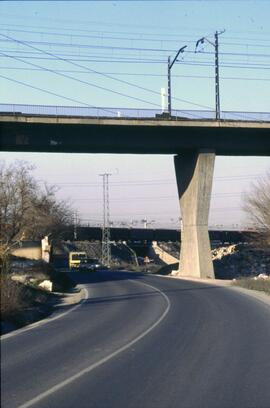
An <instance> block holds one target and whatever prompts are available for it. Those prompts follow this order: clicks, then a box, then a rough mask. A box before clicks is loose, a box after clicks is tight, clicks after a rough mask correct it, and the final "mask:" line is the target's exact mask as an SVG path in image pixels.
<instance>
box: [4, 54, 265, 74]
mask: <svg viewBox="0 0 270 408" xmlns="http://www.w3.org/2000/svg"><path fill="white" fill-rule="evenodd" d="M0 52H1V50H0ZM0 69H3V70H7V69H8V70H14V71H16V70H18V71H41V72H42V71H43V69H42V68H23V67H14V66H2V67H1V66H0ZM55 71H59V72H64V73H71V74H72V73H77V74H86V73H89V72H88V71H87V70H81V71H78V70H69V69H56V70H55ZM103 73H104V74H109V75H119V76H133V77H134V76H142V77H153V78H155V77H160V78H166V74H152V73H139V72H122V71H120V72H115V71H114V72H103ZM92 74H93V75H94V74H95V73H94V72H93V73H92ZM172 78H191V79H195V78H198V79H213V78H214V76H210V75H186V74H183V75H177V74H172ZM220 79H222V80H239V81H270V78H260V77H243V76H241V77H240V76H239V77H226V76H220Z"/></svg>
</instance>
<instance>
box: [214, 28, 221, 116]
mask: <svg viewBox="0 0 270 408" xmlns="http://www.w3.org/2000/svg"><path fill="white" fill-rule="evenodd" d="M218 36H219V33H218V32H217V31H216V32H215V83H216V120H220V94H219V62H218Z"/></svg>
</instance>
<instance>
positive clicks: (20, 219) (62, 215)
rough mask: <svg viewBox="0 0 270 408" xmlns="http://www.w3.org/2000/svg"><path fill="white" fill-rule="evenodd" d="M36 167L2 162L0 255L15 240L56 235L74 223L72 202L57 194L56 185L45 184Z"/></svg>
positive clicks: (0, 172)
mask: <svg viewBox="0 0 270 408" xmlns="http://www.w3.org/2000/svg"><path fill="white" fill-rule="evenodd" d="M33 169H34V168H33V166H32V165H30V164H29V163H26V162H15V163H14V164H11V165H9V166H6V165H5V163H4V162H1V163H0V258H1V257H3V254H5V253H6V252H7V251H8V250H9V248H11V246H12V245H13V244H14V243H16V242H19V241H21V240H23V239H40V238H42V237H43V236H44V235H48V234H52V235H55V234H57V233H59V232H60V231H61V230H63V229H65V228H66V226H67V225H70V224H72V213H73V212H72V210H71V208H70V207H69V205H68V204H67V203H65V202H63V201H59V200H58V199H57V198H56V195H55V193H56V191H57V189H56V187H54V186H52V187H48V186H46V185H45V186H44V187H43V188H42V187H41V186H40V185H39V183H38V182H37V181H36V180H35V179H34V177H33V176H32V171H33Z"/></svg>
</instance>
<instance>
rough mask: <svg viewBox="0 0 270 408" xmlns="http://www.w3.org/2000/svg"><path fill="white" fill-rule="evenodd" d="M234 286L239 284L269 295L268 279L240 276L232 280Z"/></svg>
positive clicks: (269, 282)
mask: <svg viewBox="0 0 270 408" xmlns="http://www.w3.org/2000/svg"><path fill="white" fill-rule="evenodd" d="M233 285H235V286H241V287H242V288H246V289H252V290H259V291H262V292H265V293H267V294H269V295H270V279H257V280H255V279H253V278H242V279H237V280H235V281H234V282H233Z"/></svg>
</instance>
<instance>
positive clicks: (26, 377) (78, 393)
mask: <svg viewBox="0 0 270 408" xmlns="http://www.w3.org/2000/svg"><path fill="white" fill-rule="evenodd" d="M76 277H77V279H78V283H81V284H84V285H85V287H86V288H87V289H88V291H89V298H88V299H86V300H85V301H84V303H83V304H81V305H80V306H79V307H77V308H75V309H74V308H73V309H68V311H69V313H67V314H65V315H64V316H63V317H60V318H59V319H55V320H52V321H50V322H49V323H46V324H41V325H38V326H37V327H35V328H33V329H30V330H26V331H22V332H20V333H19V334H16V335H14V336H13V335H12V336H10V337H8V336H7V337H4V338H3V339H2V341H1V348H2V405H1V406H2V407H3V408H14V407H21V408H22V407H24V408H26V407H32V406H33V407H40V408H41V407H42V408H45V407H46V408H49V407H50V408H54V407H55V408H61V407H63V408H69V407H70V408H74V407H78V408H80V407H82V408H84V407H85V408H86V407H87V408H131V407H133V408H148V407H149V408H150V407H151V408H179V407H181V408H204V407H205V408H236V407H237V408H269V407H270V347H269V345H270V306H269V305H267V304H265V303H262V302H261V301H259V300H256V299H254V298H252V297H250V296H247V295H245V294H243V293H238V292H236V291H234V290H232V289H229V288H224V287H218V286H211V285H209V284H208V285H206V284H202V283H199V282H189V281H180V280H176V279H164V278H160V277H155V276H145V275H142V274H136V273H128V272H113V271H107V272H98V273H96V274H86V273H85V274H78V275H76ZM149 285H150V286H149ZM56 316H57V315H56Z"/></svg>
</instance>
